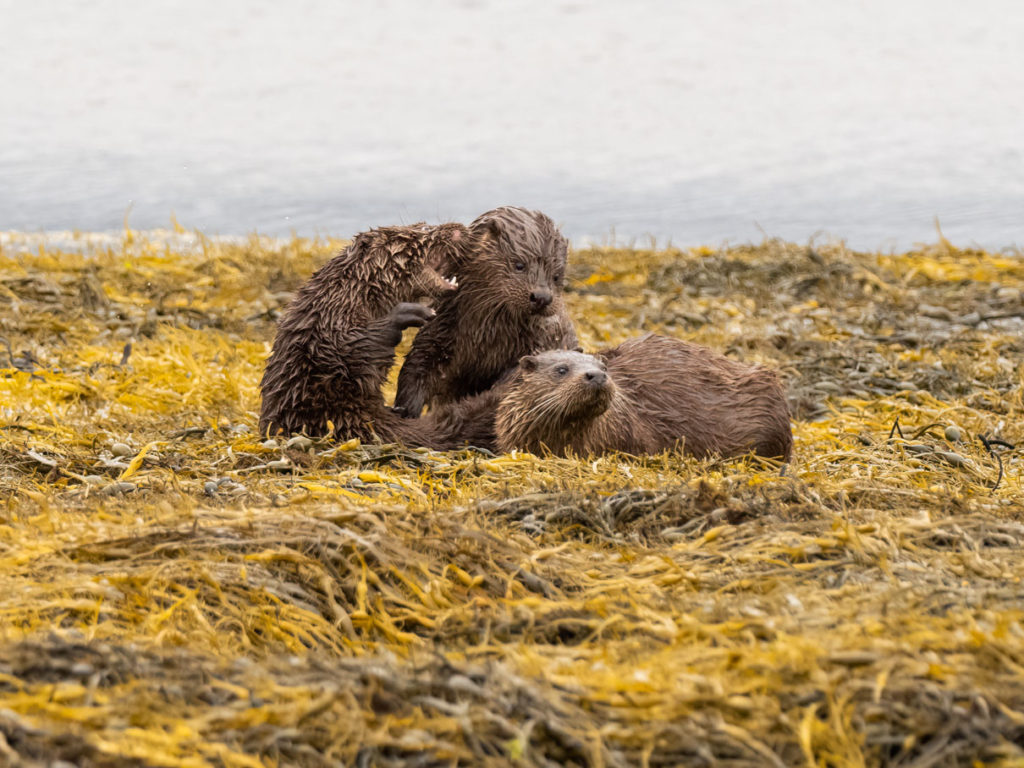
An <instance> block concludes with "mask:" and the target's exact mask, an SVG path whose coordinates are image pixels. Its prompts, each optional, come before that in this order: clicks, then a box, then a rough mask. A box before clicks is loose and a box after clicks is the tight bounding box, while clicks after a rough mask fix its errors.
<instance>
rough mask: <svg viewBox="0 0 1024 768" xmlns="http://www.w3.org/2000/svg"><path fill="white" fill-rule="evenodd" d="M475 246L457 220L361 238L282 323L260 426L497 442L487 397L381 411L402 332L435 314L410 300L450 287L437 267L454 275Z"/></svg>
mask: <svg viewBox="0 0 1024 768" xmlns="http://www.w3.org/2000/svg"><path fill="white" fill-rule="evenodd" d="M474 248H475V238H474V237H473V236H472V235H471V233H470V232H469V231H468V230H467V229H466V227H465V226H463V225H461V224H441V225H439V226H433V227H428V226H424V225H422V224H414V225H412V226H406V227H383V228H380V229H373V230H370V231H369V232H364V233H361V234H359V235H357V236H356V238H355V240H354V241H353V242H352V244H351V245H350V246H348V247H347V248H346V249H345V250H344V251H342V252H341V253H340V254H338V255H337V256H335V257H334V258H333V259H331V260H330V261H328V262H327V263H326V264H325V265H324V266H323V267H321V268H320V269H319V270H318V271H317V272H316V273H314V274H313V276H312V277H311V278H310V279H309V281H308V282H307V283H306V284H305V285H303V286H302V288H301V289H300V290H299V292H298V294H297V295H296V297H295V299H294V300H293V301H292V303H291V304H290V305H289V307H288V309H287V310H286V312H285V314H284V317H283V318H282V319H281V321H280V323H279V325H278V329H277V335H276V337H275V338H274V346H273V350H272V352H271V355H270V359H269V360H268V361H267V366H266V370H265V371H264V373H263V379H262V381H261V382H260V389H261V392H262V396H263V400H262V406H261V410H260V422H259V429H260V432H261V433H262V434H268V433H276V432H279V431H283V432H286V433H290V432H299V431H305V432H306V433H307V434H310V435H323V434H326V433H327V432H328V431H329V426H328V422H331V423H333V425H334V434H335V435H336V436H337V437H339V438H342V439H344V438H349V437H359V438H363V439H372V438H373V437H379V438H381V439H383V440H397V441H401V442H404V443H408V444H410V445H424V446H429V447H432V448H453V447H457V446H460V445H463V444H464V443H466V442H470V443H474V444H478V445H482V446H483V447H487V446H488V444H493V441H494V438H493V409H494V406H495V404H496V401H495V400H494V398H493V396H492V397H490V398H487V397H482V398H477V399H475V400H472V401H466V402H464V403H461V404H459V405H458V406H453V407H451V408H448V409H444V410H443V411H440V410H439V411H438V412H437V413H432V414H431V415H430V416H429V417H428V418H425V419H412V420H410V419H403V418H401V417H399V416H398V415H396V414H395V413H394V412H392V411H391V410H390V409H389V408H387V407H386V406H385V405H384V400H383V398H382V397H381V393H380V389H381V385H382V384H383V382H384V379H385V378H386V376H387V373H388V370H389V369H390V367H391V365H392V364H393V362H394V353H395V345H396V344H398V342H399V341H400V340H401V337H402V330H403V329H405V328H408V327H410V326H422V325H423V324H424V323H425V322H426V321H427V320H428V319H430V318H431V317H433V315H434V312H433V310H431V309H429V308H427V307H424V306H421V305H419V304H414V303H409V302H412V301H413V300H414V299H416V298H418V297H420V296H431V297H437V296H440V295H443V294H445V293H448V292H452V291H454V290H455V288H456V286H455V283H454V282H453V281H449V280H446V279H445V278H443V277H442V273H443V274H452V273H453V272H457V271H458V269H459V267H460V266H461V265H462V263H463V262H464V261H465V260H466V259H467V258H468V257H469V256H470V255H472V253H473V252H474Z"/></svg>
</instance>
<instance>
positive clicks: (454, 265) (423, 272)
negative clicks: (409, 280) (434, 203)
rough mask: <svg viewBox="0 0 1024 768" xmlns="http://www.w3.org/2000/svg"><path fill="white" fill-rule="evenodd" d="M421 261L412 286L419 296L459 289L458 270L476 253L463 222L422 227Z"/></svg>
mask: <svg viewBox="0 0 1024 768" xmlns="http://www.w3.org/2000/svg"><path fill="white" fill-rule="evenodd" d="M423 232H424V240H423V250H422V256H423V258H422V260H421V261H420V262H419V263H418V264H413V265H410V267H411V268H412V269H413V270H415V272H414V276H413V289H414V290H415V291H417V292H418V294H419V296H426V297H428V298H431V299H436V298H438V297H440V296H443V295H444V294H446V293H451V292H452V291H454V290H456V289H457V288H458V285H459V283H458V273H459V270H460V269H461V268H462V267H463V265H464V264H465V263H466V262H467V261H468V260H469V258H470V256H471V254H472V253H473V250H474V246H473V242H472V241H473V237H472V236H471V235H470V232H469V230H468V229H467V228H466V227H465V226H464V225H462V224H456V223H450V224H438V225H437V226H435V227H423Z"/></svg>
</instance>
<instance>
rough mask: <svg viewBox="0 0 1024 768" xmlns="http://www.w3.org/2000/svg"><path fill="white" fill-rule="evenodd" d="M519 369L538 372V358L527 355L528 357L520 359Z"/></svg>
mask: <svg viewBox="0 0 1024 768" xmlns="http://www.w3.org/2000/svg"><path fill="white" fill-rule="evenodd" d="M519 367H520V368H522V369H523V370H524V371H527V372H529V371H536V370H537V358H536V357H534V356H533V355H527V356H526V357H521V358H519Z"/></svg>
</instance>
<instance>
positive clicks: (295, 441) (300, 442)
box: [284, 435, 313, 451]
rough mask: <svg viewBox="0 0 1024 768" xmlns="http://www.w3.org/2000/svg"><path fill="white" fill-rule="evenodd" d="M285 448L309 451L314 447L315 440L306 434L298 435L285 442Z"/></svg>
mask: <svg viewBox="0 0 1024 768" xmlns="http://www.w3.org/2000/svg"><path fill="white" fill-rule="evenodd" d="M284 447H285V448H293V449H295V450H297V451H308V450H309V449H310V448H312V447H313V441H312V440H310V439H309V438H308V437H306V436H305V435H296V436H295V437H293V438H292V439H290V440H289V441H288V442H287V443H285V444H284Z"/></svg>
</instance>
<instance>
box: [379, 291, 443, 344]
mask: <svg viewBox="0 0 1024 768" xmlns="http://www.w3.org/2000/svg"><path fill="white" fill-rule="evenodd" d="M434 314H435V313H434V310H432V309H431V308H430V307H425V306H423V305H422V304H416V303H415V302H409V301H403V302H402V303H401V304H396V305H395V308H394V309H392V310H391V312H390V313H388V315H387V316H386V317H382V318H380V319H379V320H374V321H373V322H371V323H370V324H369V325H368V326H367V328H366V335H367V338H369V339H371V340H375V341H379V343H380V344H381V345H382V346H385V347H390V348H391V349H394V348H395V347H397V346H398V342H400V341H401V340H402V331H404V330H405V329H406V328H411V327H413V326H416V327H417V328H418V327H421V326H422V325H424V324H425V323H426V322H427V321H428V320H430V319H431V318H432V317H433V316H434Z"/></svg>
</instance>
